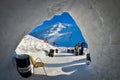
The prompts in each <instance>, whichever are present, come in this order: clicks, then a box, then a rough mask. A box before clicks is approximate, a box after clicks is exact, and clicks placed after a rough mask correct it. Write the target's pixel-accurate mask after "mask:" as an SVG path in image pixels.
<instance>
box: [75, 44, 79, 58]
mask: <svg viewBox="0 0 120 80" xmlns="http://www.w3.org/2000/svg"><path fill="white" fill-rule="evenodd" d="M78 48H79V47H78V44H76V45H75V55H76V56H78Z"/></svg>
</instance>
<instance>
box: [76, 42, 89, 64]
mask: <svg viewBox="0 0 120 80" xmlns="http://www.w3.org/2000/svg"><path fill="white" fill-rule="evenodd" d="M86 45H87V44H86V43H85V42H81V43H77V44H76V45H75V55H76V56H78V55H83V54H85V55H86V60H87V62H86V63H87V64H88V65H89V64H90V62H91V57H90V52H89V49H88V46H86Z"/></svg>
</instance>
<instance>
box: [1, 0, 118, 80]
mask: <svg viewBox="0 0 120 80" xmlns="http://www.w3.org/2000/svg"><path fill="white" fill-rule="evenodd" d="M119 3H120V1H119V0H0V37H1V38H0V64H1V66H0V73H1V72H3V71H5V70H7V69H8V68H9V66H8V65H10V64H11V63H10V61H12V53H13V52H14V50H15V48H16V47H17V45H18V43H19V42H20V41H21V39H22V37H23V36H24V35H26V34H27V33H28V32H30V31H31V30H32V29H33V28H34V27H35V26H37V25H39V24H40V23H42V22H43V21H44V20H46V19H50V18H51V17H52V16H53V15H54V14H60V13H61V12H63V11H68V12H69V13H70V14H71V15H72V16H73V18H74V19H75V21H76V22H77V24H78V26H81V28H80V29H81V31H82V33H83V35H84V37H85V39H86V40H87V42H88V45H89V48H90V52H91V57H92V65H91V67H94V68H95V70H96V72H97V75H96V79H95V80H119V79H120V77H119V76H120V73H119V72H120V69H119V68H120V64H119V62H120V54H119V53H120V38H119V34H120V27H119V26H120V15H119V13H120V5H119ZM6 75H7V74H6Z"/></svg>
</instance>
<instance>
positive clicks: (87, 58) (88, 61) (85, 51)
mask: <svg viewBox="0 0 120 80" xmlns="http://www.w3.org/2000/svg"><path fill="white" fill-rule="evenodd" d="M84 53H85V54H86V60H87V61H86V64H87V65H89V64H90V62H91V57H90V52H89V49H88V48H85V49H84Z"/></svg>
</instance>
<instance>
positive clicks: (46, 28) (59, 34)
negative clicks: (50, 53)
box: [30, 12, 86, 47]
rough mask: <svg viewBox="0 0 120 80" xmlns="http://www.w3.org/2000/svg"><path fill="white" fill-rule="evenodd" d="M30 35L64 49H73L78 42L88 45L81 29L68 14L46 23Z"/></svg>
mask: <svg viewBox="0 0 120 80" xmlns="http://www.w3.org/2000/svg"><path fill="white" fill-rule="evenodd" d="M30 35H32V36H34V37H36V38H39V39H43V40H47V41H48V42H49V43H50V44H53V45H56V46H62V47H73V46H75V44H77V43H78V42H85V43H86V41H85V39H84V38H83V36H82V33H81V31H80V29H79V27H78V26H77V24H76V23H75V21H74V20H73V18H72V17H71V16H70V15H69V14H68V13H67V12H64V13H63V14H62V15H56V16H54V17H53V18H52V19H51V20H47V21H45V22H44V23H43V24H42V25H40V26H38V27H37V28H35V29H34V30H33V31H32V32H31V33H30Z"/></svg>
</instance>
